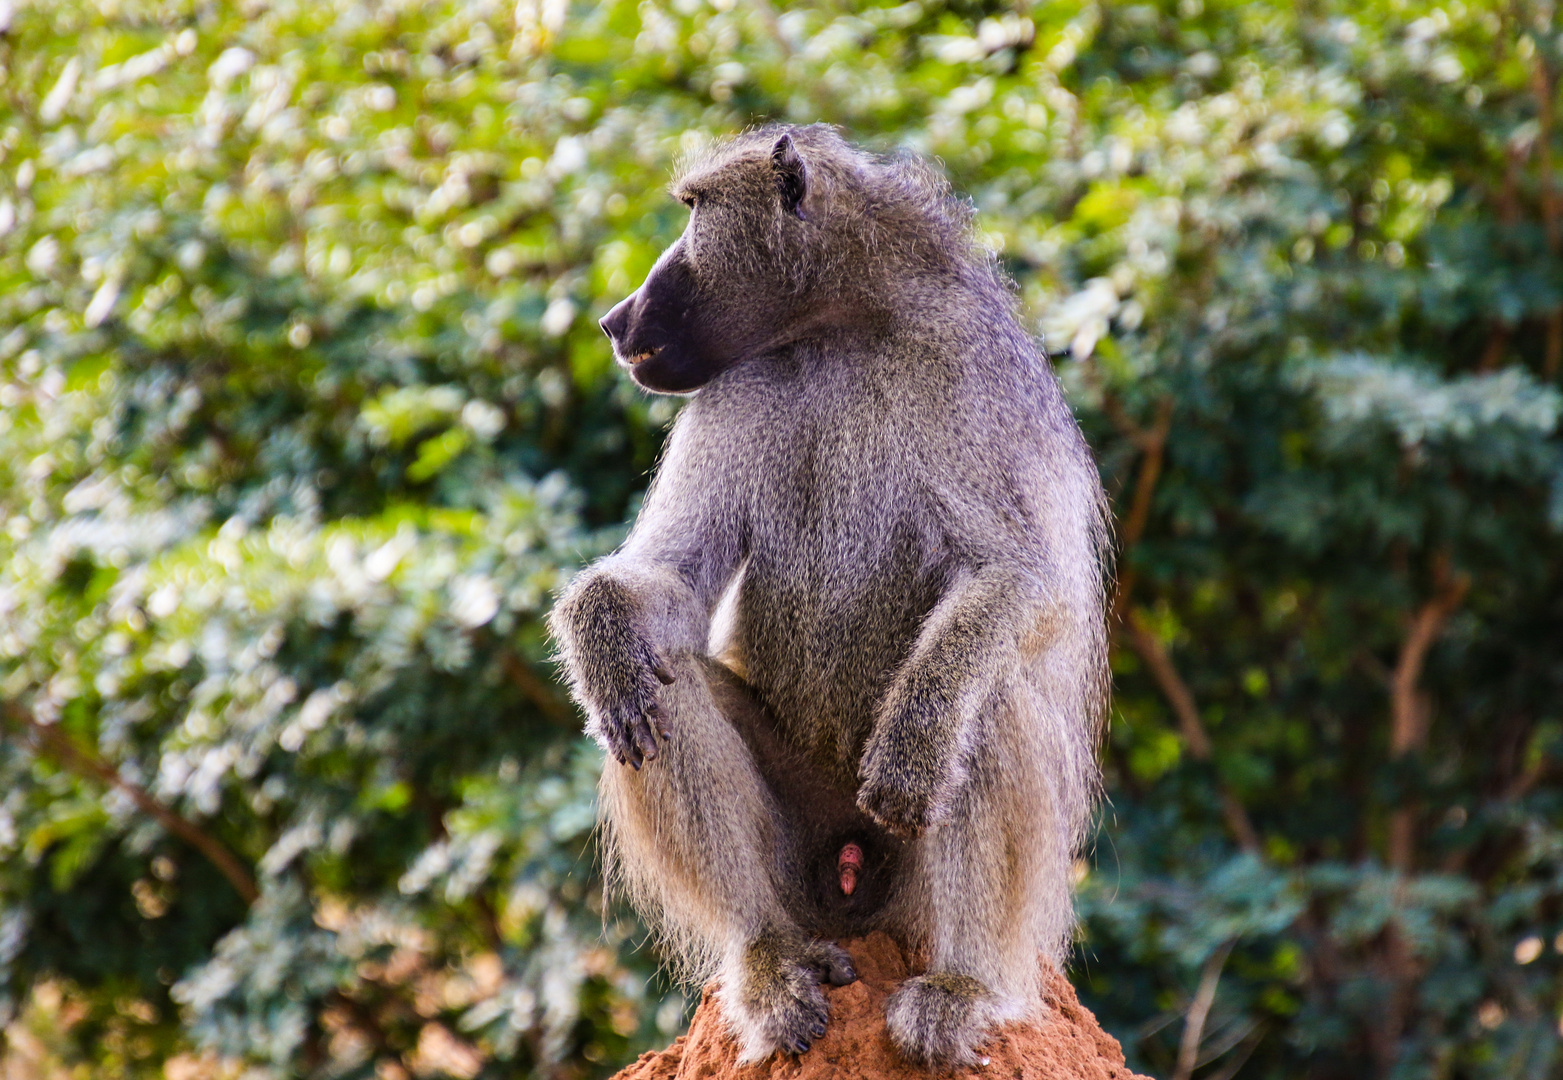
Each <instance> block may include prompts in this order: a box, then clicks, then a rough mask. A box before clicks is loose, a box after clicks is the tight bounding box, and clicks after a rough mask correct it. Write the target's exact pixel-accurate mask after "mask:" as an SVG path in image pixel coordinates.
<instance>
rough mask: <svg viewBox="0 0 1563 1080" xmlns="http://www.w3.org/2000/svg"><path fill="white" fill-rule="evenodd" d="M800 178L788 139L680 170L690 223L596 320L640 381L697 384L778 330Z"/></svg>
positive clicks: (775, 340) (782, 330)
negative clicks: (704, 167) (692, 171)
mask: <svg viewBox="0 0 1563 1080" xmlns="http://www.w3.org/2000/svg"><path fill="white" fill-rule="evenodd" d="M805 185H806V177H805V172H804V165H803V161H802V159H801V158H800V157H799V156H798V153H797V150H796V148H795V147H794V146H793V143H792V139H791V138H790V137H789V136H786V135H783V136H782V137H781V138H780V139H779V140H778V141H777V143H776V145H775V147H774V148H773V149H772V151H771V153H770V155H769V157H766V156H763V155H753V156H749V157H743V158H739V159H736V160H733V161H729V162H727V163H725V164H723V165H722V166H720V167H719V168H717V169H715V170H712V171H708V172H704V173H699V174H696V175H692V176H690V177H687V178H686V179H685V180H683V181H681V182H680V183H679V184H678V185H677V186H675V188H674V195H675V196H676V197H678V198H679V199H680V200H681V201H682V202H683V203H684V204H685V205H686V206H688V207H689V208H690V216H689V224H688V226H687V227H686V228H685V229H684V234H683V235H682V236H680V237H679V238H678V241H677V242H676V243H674V244H673V246H672V247H670V248H668V250H667V251H665V252H663V253H662V257H661V258H660V259H658V260H657V264H656V265H655V266H654V267H652V269H651V273H650V274H648V275H647V277H646V281H645V283H644V284H642V285H641V287H640V288H639V289H637V290H636V291H635V292H634V293H632V294H631V295H630V296H628V297H626V298H625V299H624V300H622V301H620V302H619V303H618V304H617V305H616V306H615V307H614V308H613V310H612V311H610V312H608V314H607V316H606V317H605V318H604V319H603V320H602V323H601V325H602V328H603V330H604V332H606V333H607V335H608V337H609V339H610V340H611V341H612V342H613V355H614V358H615V359H616V360H617V361H618V362H619V364H620V365H621V366H622V367H624V368H625V369H626V370H627V371H628V372H629V373H630V376H631V378H633V379H634V380H635V381H636V382H637V383H639V384H640V385H641V386H643V387H645V388H646V389H647V390H652V391H655V392H657V393H663V394H683V393H689V392H690V391H693V390H698V389H699V388H700V387H702V386H704V385H705V384H706V383H708V382H710V381H711V380H712V379H713V378H715V377H716V376H717V375H718V374H720V373H721V372H723V371H725V370H726V369H727V368H729V367H731V366H732V365H733V364H735V363H737V362H738V361H739V360H742V359H743V358H744V357H745V356H748V355H752V354H753V353H755V352H756V351H759V350H761V349H764V348H765V347H767V346H769V345H775V344H779V343H781V342H782V341H783V340H785V339H786V336H787V328H788V327H789V326H790V325H793V324H794V323H796V321H797V313H798V311H799V308H800V306H801V304H802V300H803V298H802V296H801V295H800V293H799V290H798V289H796V288H795V287H789V286H787V285H786V284H785V282H787V281H788V280H789V275H788V274H787V272H786V270H787V262H788V258H789V251H790V250H791V249H792V247H793V241H795V240H796V239H797V237H796V236H795V235H793V230H794V229H796V227H798V226H799V225H800V224H801V219H802V217H803V201H804V196H805V190H806V187H805Z"/></svg>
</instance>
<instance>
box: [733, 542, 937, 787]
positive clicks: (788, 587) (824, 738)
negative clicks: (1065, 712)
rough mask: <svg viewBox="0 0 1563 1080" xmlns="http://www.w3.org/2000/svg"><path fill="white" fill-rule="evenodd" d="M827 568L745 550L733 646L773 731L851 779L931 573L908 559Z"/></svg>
mask: <svg viewBox="0 0 1563 1080" xmlns="http://www.w3.org/2000/svg"><path fill="white" fill-rule="evenodd" d="M835 569H836V568H833V567H826V566H821V565H808V564H807V563H805V564H803V565H799V564H798V563H796V562H791V563H789V562H780V561H778V562H771V561H769V560H766V559H764V558H763V557H760V556H753V557H751V560H750V564H749V567H748V569H747V571H746V572H745V574H744V579H743V583H742V586H741V590H740V593H739V596H738V610H737V621H736V627H735V629H736V638H737V640H736V644H737V646H738V649H739V650H740V653H741V656H742V658H743V663H744V667H745V674H746V677H747V678H748V681H749V683H750V685H751V686H752V687H753V688H754V690H755V692H756V693H757V695H758V696H759V697H760V699H761V701H763V702H764V704H765V706H766V708H767V710H768V711H769V713H770V715H771V716H772V717H773V718H774V722H775V724H776V727H777V729H778V732H779V733H780V735H781V737H782V738H783V739H784V740H785V741H786V742H787V743H788V744H789V745H791V746H792V747H793V748H794V749H796V750H798V751H800V752H803V753H805V754H806V755H807V756H809V757H810V758H811V759H813V760H815V761H816V762H817V763H818V764H819V765H820V767H821V768H823V769H825V770H826V771H829V772H833V773H834V774H835V775H837V776H838V777H839V778H840V780H841V781H842V782H843V783H854V784H855V780H856V775H857V758H858V756H859V754H861V752H862V748H863V743H864V742H865V741H866V739H867V738H868V733H869V730H870V727H871V725H872V723H873V718H874V714H875V711H876V709H877V707H878V704H879V702H880V700H881V699H882V698H883V696H884V693H885V690H886V689H887V687H888V686H889V683H890V680H891V679H892V678H893V677H894V675H895V672H896V669H897V668H899V666H900V665H901V663H902V661H903V660H904V659H905V658H906V656H907V654H908V653H909V652H910V650H911V648H912V646H913V644H914V643H915V641H916V638H917V633H918V629H919V627H920V626H921V624H922V620H923V618H924V616H926V615H927V613H928V611H929V610H930V609H931V608H932V607H933V605H934V604H935V602H937V600H938V596H939V590H940V584H941V578H940V575H939V574H937V573H936V572H929V571H926V570H924V569H923V568H921V567H920V566H919V565H918V562H916V561H912V560H910V559H905V560H902V559H887V560H885V561H884V562H883V563H880V564H879V565H877V566H875V567H873V569H872V570H871V571H870V572H868V573H863V572H861V571H859V576H857V577H856V578H853V577H852V576H851V575H849V574H843V573H839V572H831V571H833V570H835Z"/></svg>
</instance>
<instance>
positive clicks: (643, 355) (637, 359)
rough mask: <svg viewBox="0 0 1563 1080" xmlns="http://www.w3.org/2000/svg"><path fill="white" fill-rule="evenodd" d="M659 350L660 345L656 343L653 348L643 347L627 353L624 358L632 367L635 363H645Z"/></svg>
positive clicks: (660, 349) (660, 348)
mask: <svg viewBox="0 0 1563 1080" xmlns="http://www.w3.org/2000/svg"><path fill="white" fill-rule="evenodd" d="M661 351H662V346H660V345H658V346H657V347H656V348H655V349H643V350H641V351H640V352H637V353H629V354H628V355H627V356H625V357H624V359H625V361H626V362H627V363H628V364H629V365H630V366H631V367H634V366H635V365H636V364H643V363H645V362H646V361H647V360H650V359H651V358H652V357H653V356H656V355H657V354H658V353H659V352H661Z"/></svg>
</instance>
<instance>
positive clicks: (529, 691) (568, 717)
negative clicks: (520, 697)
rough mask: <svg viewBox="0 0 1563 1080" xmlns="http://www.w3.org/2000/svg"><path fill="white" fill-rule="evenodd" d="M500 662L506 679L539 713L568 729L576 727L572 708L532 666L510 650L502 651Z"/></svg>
mask: <svg viewBox="0 0 1563 1080" xmlns="http://www.w3.org/2000/svg"><path fill="white" fill-rule="evenodd" d="M499 662H500V664H501V665H502V666H503V667H504V669H505V677H506V678H507V679H509V680H510V682H511V684H512V685H514V686H515V688H516V689H517V690H520V691H521V693H523V694H525V695H526V697H527V699H528V700H529V701H531V703H532V704H533V705H536V706H537V711H538V712H540V713H542V714H543V715H544V716H546V717H548V719H550V720H552V721H554V722H555V723H557V724H563V725H564V726H566V727H573V726H575V723H576V719H575V715H574V713H572V712H571V711H570V707H569V706H568V705H566V704H565V703H564V702H562V701H560V700H559V697H558V695H556V694H555V693H554V692H553V691H552V690H551V689H550V688H549V687H548V684H547V683H545V682H543V680H542V679H540V678H538V677H537V672H535V671H533V670H532V665H531V664H528V663H527V662H526V661H525V660H523V659H521V657H519V656H517V655H516V654H515V653H514V652H513V651H512V650H510V649H501V650H500V652H499Z"/></svg>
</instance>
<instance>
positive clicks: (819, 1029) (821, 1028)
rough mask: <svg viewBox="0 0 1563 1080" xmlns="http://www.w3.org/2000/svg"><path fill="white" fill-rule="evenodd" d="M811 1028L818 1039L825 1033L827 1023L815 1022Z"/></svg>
mask: <svg viewBox="0 0 1563 1080" xmlns="http://www.w3.org/2000/svg"><path fill="white" fill-rule="evenodd" d="M809 1030H810V1031H812V1032H814V1037H815V1038H816V1039H818V1038H819V1037H820V1036H822V1035H824V1034H825V1025H824V1024H815V1025H814V1026H813V1027H812V1028H810V1029H809Z"/></svg>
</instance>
